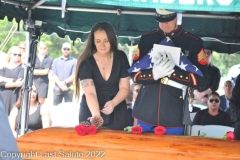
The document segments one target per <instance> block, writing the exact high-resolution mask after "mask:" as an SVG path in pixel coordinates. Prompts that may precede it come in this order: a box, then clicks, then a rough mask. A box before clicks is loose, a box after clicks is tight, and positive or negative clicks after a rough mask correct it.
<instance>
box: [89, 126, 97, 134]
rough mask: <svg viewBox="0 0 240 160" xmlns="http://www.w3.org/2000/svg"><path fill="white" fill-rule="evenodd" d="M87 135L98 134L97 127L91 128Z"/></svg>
mask: <svg viewBox="0 0 240 160" xmlns="http://www.w3.org/2000/svg"><path fill="white" fill-rule="evenodd" d="M87 133H88V134H96V133H97V127H96V126H89V127H88V132H87Z"/></svg>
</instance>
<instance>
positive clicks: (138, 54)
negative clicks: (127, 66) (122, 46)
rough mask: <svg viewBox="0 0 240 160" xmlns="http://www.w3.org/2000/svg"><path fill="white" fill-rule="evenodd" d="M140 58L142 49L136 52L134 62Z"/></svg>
mask: <svg viewBox="0 0 240 160" xmlns="http://www.w3.org/2000/svg"><path fill="white" fill-rule="evenodd" d="M139 56H140V49H139V48H137V51H136V53H135V54H134V57H133V60H134V61H136V60H138V58H139Z"/></svg>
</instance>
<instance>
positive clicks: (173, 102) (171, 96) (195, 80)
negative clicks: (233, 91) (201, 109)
mask: <svg viewBox="0 0 240 160" xmlns="http://www.w3.org/2000/svg"><path fill="white" fill-rule="evenodd" d="M164 12H165V13H164V14H163V15H161V11H159V9H157V14H156V15H157V18H156V19H157V21H158V22H160V23H167V22H169V21H172V20H176V13H174V12H169V14H168V11H166V10H164ZM166 13H167V14H166ZM175 25H176V24H175ZM167 36H168V37H170V38H171V40H172V41H173V43H174V44H175V46H176V47H180V48H181V51H182V52H183V53H184V54H185V56H187V58H188V59H189V60H190V61H191V62H192V63H193V64H194V65H195V66H197V68H198V69H200V70H201V71H202V73H203V75H204V76H203V77H200V76H198V75H195V74H193V73H190V72H187V71H184V70H181V69H180V68H179V67H177V66H174V70H175V71H174V72H173V73H172V74H171V75H170V77H168V76H167V75H166V77H162V78H160V79H158V80H154V75H153V69H148V70H143V71H139V72H135V73H132V74H131V78H132V79H133V81H134V82H135V83H140V84H142V87H141V89H140V92H139V94H138V97H137V99H136V102H135V104H134V109H133V112H132V115H133V117H135V118H136V119H138V125H140V126H142V127H143V131H144V132H147V131H153V129H154V127H155V126H163V127H165V128H166V134H183V132H184V124H183V113H184V107H183V104H184V97H183V91H182V89H180V88H178V86H172V85H169V83H168V82H169V81H175V82H177V83H179V84H180V86H181V85H186V86H188V87H199V86H201V87H205V86H206V85H207V82H208V80H207V73H208V70H207V61H206V55H205V53H204V51H203V42H202V40H201V39H200V38H199V37H197V36H196V35H194V34H191V33H189V32H187V31H185V30H184V29H182V27H181V26H177V25H176V26H175V29H174V30H172V31H171V32H169V33H165V32H164V31H163V30H162V29H157V30H154V31H150V32H148V33H146V34H144V35H142V37H141V40H140V42H139V44H138V50H137V53H136V54H135V56H134V60H133V65H134V64H135V63H136V62H137V61H138V60H140V59H141V58H142V57H144V56H145V55H146V54H148V52H149V51H150V50H151V49H152V48H153V44H159V42H160V41H162V40H163V39H164V38H166V37H167Z"/></svg>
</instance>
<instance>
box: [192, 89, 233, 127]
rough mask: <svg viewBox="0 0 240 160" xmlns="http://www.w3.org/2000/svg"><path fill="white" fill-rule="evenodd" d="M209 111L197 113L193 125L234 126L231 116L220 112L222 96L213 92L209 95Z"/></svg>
mask: <svg viewBox="0 0 240 160" xmlns="http://www.w3.org/2000/svg"><path fill="white" fill-rule="evenodd" d="M207 104H208V109H204V110H200V111H198V112H197V113H196V115H195V117H194V119H193V123H192V125H222V126H230V127H231V126H232V123H231V119H230V116H229V115H228V114H227V113H225V112H224V111H221V110H219V105H220V95H219V94H218V93H217V92H212V93H210V94H209V95H208V102H207Z"/></svg>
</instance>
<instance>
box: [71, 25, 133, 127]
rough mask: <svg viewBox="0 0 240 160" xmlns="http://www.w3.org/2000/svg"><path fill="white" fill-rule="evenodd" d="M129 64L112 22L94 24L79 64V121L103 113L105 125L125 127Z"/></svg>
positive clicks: (76, 77) (90, 118) (77, 76)
mask: <svg viewBox="0 0 240 160" xmlns="http://www.w3.org/2000/svg"><path fill="white" fill-rule="evenodd" d="M128 68H129V62H128V59H127V56H126V54H125V53H124V52H123V51H120V50H119V49H118V42H117V38H116V34H115V33H114V30H113V28H112V26H111V25H110V24H109V23H106V22H100V23H97V24H95V25H94V26H93V27H92V29H91V32H90V33H89V36H88V39H87V44H86V48H85V49H84V51H83V53H82V55H81V56H80V57H79V59H78V62H77V68H76V76H75V82H76V83H75V85H76V97H77V98H79V96H80V83H81V87H82V89H83V92H84V94H83V96H82V100H81V104H80V114H79V122H82V121H86V120H87V119H89V120H90V122H91V121H92V119H93V118H94V117H102V118H103V120H104V124H103V127H105V128H108V129H115V130H122V129H123V128H124V127H126V126H127V115H128V112H127V105H126V101H125V98H126V97H127V95H128V93H129V85H130V84H129V74H128V72H127V69H128Z"/></svg>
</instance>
